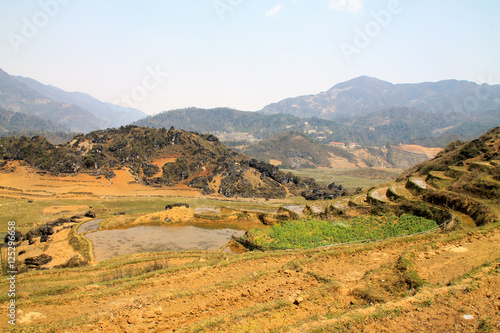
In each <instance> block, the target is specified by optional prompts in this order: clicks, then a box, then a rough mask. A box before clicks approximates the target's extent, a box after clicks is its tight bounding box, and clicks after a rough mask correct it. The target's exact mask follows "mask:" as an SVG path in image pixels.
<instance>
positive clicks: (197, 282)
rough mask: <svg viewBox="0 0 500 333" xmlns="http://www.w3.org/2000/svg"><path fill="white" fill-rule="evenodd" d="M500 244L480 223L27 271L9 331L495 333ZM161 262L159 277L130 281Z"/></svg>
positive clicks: (499, 306) (496, 234) (491, 230)
mask: <svg viewBox="0 0 500 333" xmlns="http://www.w3.org/2000/svg"><path fill="white" fill-rule="evenodd" d="M499 245H500V232H499V230H498V229H497V228H492V227H490V228H489V229H488V231H479V230H478V231H474V232H465V231H464V232H461V233H458V234H454V236H450V235H445V234H438V235H431V236H424V237H420V238H413V239H404V240H393V241H387V242H384V243H376V244H371V245H364V246H356V247H347V248H345V247H344V248H326V249H317V250H308V251H283V252H273V253H246V254H241V255H234V254H224V253H200V252H192V253H177V254H175V253H162V254H142V255H133V256H131V257H130V258H129V259H123V258H122V259H115V260H111V261H108V262H104V263H101V264H99V265H97V266H93V267H87V268H77V269H72V270H66V271H64V274H63V275H61V273H63V271H58V270H53V271H48V272H33V273H30V274H26V275H23V276H21V277H20V281H19V285H20V286H22V292H21V297H20V302H19V309H20V310H21V311H22V312H20V320H21V322H22V324H21V325H20V326H18V329H21V330H23V329H26V330H27V331H28V330H30V331H40V332H174V331H175V332H215V331H220V332H271V331H272V332H330V331H340V332H394V331H398V332H430V331H433V332H452V331H453V332H470V331H478V332H479V331H481V329H483V331H485V332H486V331H487V330H484V329H485V328H488V327H489V328H490V332H494V331H498V330H499V329H500V315H499V313H500V246H499ZM165 261H166V262H168V265H169V267H168V268H166V269H159V270H156V271H155V270H153V271H152V272H151V273H142V274H135V275H134V273H133V272H140V267H146V266H147V265H148V264H151V263H156V264H157V265H159V263H160V262H165ZM406 261H408V262H410V263H411V264H410V266H409V267H411V268H408V267H407V266H405V265H403V264H402V262H406ZM405 267H406V268H405ZM125 271H126V272H129V275H130V276H129V277H126V276H123V274H124V272H125ZM410 272H416V275H415V276H413V275H412V274H413V273H410ZM125 275H126V274H125ZM418 275H419V276H420V277H418ZM420 278H421V279H423V282H422V281H421V282H419V279H420ZM62 285H65V287H62ZM2 308H3V310H2V311H3V312H5V306H3V305H2ZM464 315H470V316H472V318H473V319H465V318H469V317H465V318H464ZM2 325H4V328H5V323H4V322H3V323H2ZM18 331H19V330H18Z"/></svg>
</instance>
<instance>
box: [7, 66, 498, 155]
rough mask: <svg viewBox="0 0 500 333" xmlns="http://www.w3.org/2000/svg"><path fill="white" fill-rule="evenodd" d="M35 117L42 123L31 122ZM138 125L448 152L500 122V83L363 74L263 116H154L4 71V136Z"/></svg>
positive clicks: (192, 112)
mask: <svg viewBox="0 0 500 333" xmlns="http://www.w3.org/2000/svg"><path fill="white" fill-rule="evenodd" d="M2 109H3V110H2ZM12 112H19V113H22V114H24V116H22V117H21V116H20V115H17V114H12ZM33 116H35V117H37V118H30V117H33ZM42 120H43V121H42ZM130 123H132V124H134V125H138V126H148V127H154V128H162V127H165V128H170V127H171V126H174V127H175V128H178V129H184V130H188V131H196V132H200V133H212V134H215V135H217V136H219V137H220V139H221V140H222V141H224V142H228V143H229V142H233V143H234V144H237V143H244V142H247V143H248V142H255V141H258V140H262V139H269V138H272V137H274V136H276V135H278V134H280V133H282V132H288V131H294V132H297V133H302V134H305V135H307V136H309V137H311V138H313V139H316V140H318V141H319V142H323V143H329V142H332V141H338V142H355V143H357V144H361V145H366V146H374V145H377V146H381V145H388V144H399V143H411V144H413V143H416V144H422V145H426V146H434V147H438V146H441V147H442V146H445V145H446V144H447V143H448V142H449V141H451V140H456V139H461V140H468V139H472V138H474V137H477V136H478V135H480V134H481V133H483V132H485V131H486V130H488V129H490V128H492V127H494V126H496V125H499V124H500V85H489V84H482V85H479V84H476V83H473V82H467V81H457V80H445V81H440V82H425V83H416V84H392V83H389V82H385V81H382V80H379V79H376V78H371V77H366V76H362V77H358V78H355V79H353V80H350V81H347V82H343V83H339V84H337V85H335V86H334V87H332V88H331V89H329V90H327V91H325V92H321V93H319V94H316V95H306V96H299V97H293V98H287V99H285V100H282V101H280V102H277V103H273V104H270V105H268V106H266V107H264V108H263V109H262V110H261V111H259V112H249V111H240V110H234V109H229V108H223V107H221V108H214V109H200V108H187V109H180V110H171V111H165V112H162V113H160V114H157V115H155V116H149V117H147V116H146V114H144V113H143V112H141V111H139V110H136V109H129V108H125V107H120V106H116V105H112V104H109V103H103V102H101V101H99V100H97V99H95V98H93V97H91V96H89V95H87V94H83V93H79V92H66V91H64V90H61V89H59V88H56V87H53V86H48V85H44V84H42V83H40V82H38V81H35V80H33V79H30V78H25V77H15V76H10V75H8V74H7V73H5V72H3V71H1V70H0V132H1V134H2V135H4V136H5V135H12V134H19V133H24V132H30V133H33V132H43V133H47V132H63V131H67V132H68V131H71V132H84V133H88V132H90V131H93V130H97V129H105V128H109V127H120V126H122V125H127V124H130Z"/></svg>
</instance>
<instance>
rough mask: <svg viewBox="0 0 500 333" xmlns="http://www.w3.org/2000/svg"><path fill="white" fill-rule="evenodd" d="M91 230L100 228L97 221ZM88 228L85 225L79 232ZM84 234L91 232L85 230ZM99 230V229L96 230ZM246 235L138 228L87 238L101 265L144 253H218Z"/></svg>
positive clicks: (185, 228) (183, 228)
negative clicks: (233, 240) (198, 251)
mask: <svg viewBox="0 0 500 333" xmlns="http://www.w3.org/2000/svg"><path fill="white" fill-rule="evenodd" d="M88 223H92V225H89V226H88V228H90V227H92V228H94V227H97V225H98V223H99V222H97V223H96V221H91V222H88ZM85 225H86V224H83V225H82V226H81V227H80V229H79V231H80V230H82V227H84V226H85ZM83 230H85V231H90V230H87V227H85V228H84V229H83ZM94 230H95V229H94ZM244 233H245V231H243V230H234V229H227V228H225V229H203V228H198V227H194V226H136V227H132V228H128V229H117V230H102V231H95V232H90V233H88V234H86V235H85V237H87V238H88V239H89V240H90V241H92V243H93V245H94V255H95V258H96V259H97V260H98V261H102V260H106V259H110V258H113V257H116V256H121V255H125V254H132V253H140V252H162V251H188V250H203V251H215V250H218V249H220V248H222V247H223V246H225V245H226V244H227V243H228V242H229V241H230V240H231V237H232V236H237V237H241V236H243V234H244Z"/></svg>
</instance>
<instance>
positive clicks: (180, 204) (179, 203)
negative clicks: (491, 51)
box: [165, 202, 189, 210]
mask: <svg viewBox="0 0 500 333" xmlns="http://www.w3.org/2000/svg"><path fill="white" fill-rule="evenodd" d="M174 207H186V208H189V204H187V203H181V202H178V203H174V204H168V205H166V206H165V210H169V209H172V208H174Z"/></svg>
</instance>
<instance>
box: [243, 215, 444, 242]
mask: <svg viewBox="0 0 500 333" xmlns="http://www.w3.org/2000/svg"><path fill="white" fill-rule="evenodd" d="M436 226H437V225H436V222H435V221H431V220H428V219H425V218H422V217H417V216H414V215H408V214H404V215H401V216H399V217H397V216H396V215H393V214H386V215H383V216H378V217H375V216H371V217H356V218H353V219H351V220H349V221H323V220H312V219H307V220H297V221H291V222H285V223H281V224H276V225H274V226H272V227H271V228H267V229H252V230H250V231H249V233H248V235H247V236H246V238H247V239H248V240H251V241H252V242H253V243H255V244H256V245H258V246H259V247H261V248H263V249H265V250H284V249H294V248H314V247H318V246H327V245H332V244H340V243H347V242H359V241H368V240H381V239H386V238H390V237H396V236H402V235H412V234H416V233H420V232H423V231H426V230H430V229H432V228H435V227H436Z"/></svg>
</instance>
